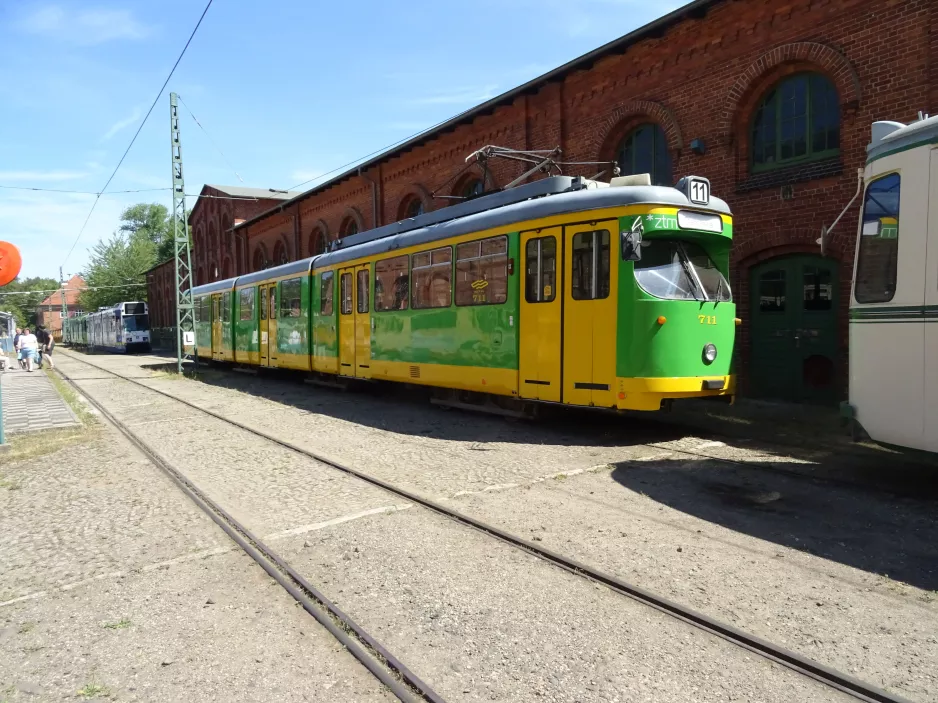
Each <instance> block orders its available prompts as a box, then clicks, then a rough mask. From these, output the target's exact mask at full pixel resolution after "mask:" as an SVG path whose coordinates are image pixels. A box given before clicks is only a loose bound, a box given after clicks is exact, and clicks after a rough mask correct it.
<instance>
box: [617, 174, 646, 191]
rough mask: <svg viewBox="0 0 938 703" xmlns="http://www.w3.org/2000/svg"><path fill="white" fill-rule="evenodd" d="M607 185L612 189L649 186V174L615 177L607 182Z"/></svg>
mask: <svg viewBox="0 0 938 703" xmlns="http://www.w3.org/2000/svg"><path fill="white" fill-rule="evenodd" d="M609 185H611V186H613V187H614V188H615V187H618V186H650V185H651V174H650V173H636V174H635V175H633V176H617V177H615V178H613V179H612V180H611V181H609Z"/></svg>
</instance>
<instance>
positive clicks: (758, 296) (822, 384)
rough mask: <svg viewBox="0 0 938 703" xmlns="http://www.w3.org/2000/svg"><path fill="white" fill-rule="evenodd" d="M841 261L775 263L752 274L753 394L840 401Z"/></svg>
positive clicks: (804, 400) (800, 258)
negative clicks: (838, 293) (839, 305)
mask: <svg viewBox="0 0 938 703" xmlns="http://www.w3.org/2000/svg"><path fill="white" fill-rule="evenodd" d="M837 269H838V267H837V262H836V261H833V260H831V259H825V258H823V257H821V256H814V255H794V256H784V257H779V258H777V259H771V260H769V261H766V262H764V263H761V264H759V265H758V266H755V267H753V268H752V270H751V273H750V291H751V297H750V311H751V320H752V323H751V332H750V340H751V346H750V348H751V353H750V363H749V379H750V386H751V390H752V394H753V395H755V396H759V397H763V398H774V399H778V400H787V401H793V402H799V403H818V404H830V403H835V402H836V401H837V400H839V395H840V393H839V390H840V389H839V378H840V374H839V373H838V366H839V363H840V362H839V359H840V357H841V354H840V350H839V347H840V344H839V342H838V338H837V297H838V296H837V285H838V270H837Z"/></svg>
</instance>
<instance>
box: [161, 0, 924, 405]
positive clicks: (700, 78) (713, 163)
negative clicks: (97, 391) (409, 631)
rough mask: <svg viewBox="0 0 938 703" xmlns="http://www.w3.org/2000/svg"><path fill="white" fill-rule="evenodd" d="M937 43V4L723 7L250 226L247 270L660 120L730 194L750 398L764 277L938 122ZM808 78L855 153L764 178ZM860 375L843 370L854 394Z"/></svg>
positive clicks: (847, 225) (840, 253) (849, 219)
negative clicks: (832, 95) (912, 132)
mask: <svg viewBox="0 0 938 703" xmlns="http://www.w3.org/2000/svg"><path fill="white" fill-rule="evenodd" d="M936 37H938V2H934V1H933V0H932V1H929V0H725V1H724V2H718V3H715V4H713V5H711V6H710V7H709V9H708V10H706V11H699V12H698V13H697V15H696V16H695V17H688V18H685V19H684V20H682V21H681V22H680V23H678V24H676V25H673V26H671V27H670V28H667V29H664V30H660V31H657V32H656V36H649V37H646V38H644V39H641V40H640V41H638V42H636V43H633V44H632V45H630V46H629V47H628V48H627V49H626V50H625V51H624V52H621V51H620V52H618V53H613V54H610V55H607V56H605V57H601V58H599V59H597V60H595V61H594V62H593V64H592V65H591V66H583V67H582V70H573V71H570V72H567V73H566V74H565V75H563V76H561V77H559V78H558V79H557V80H554V81H551V82H547V83H545V84H544V85H542V86H540V87H539V88H537V89H536V90H534V91H532V92H529V93H527V94H522V95H518V96H515V97H513V98H510V99H508V100H507V102H506V103H505V104H502V105H500V106H498V107H496V108H495V109H494V110H491V111H489V112H488V113H487V114H479V115H476V116H474V117H471V118H467V120H466V121H465V122H464V123H462V124H460V125H459V126H457V127H455V128H454V129H451V130H450V131H447V132H445V133H436V134H433V135H430V136H429V137H428V138H426V139H425V140H424V141H423V142H422V143H420V144H419V145H415V146H411V147H409V148H408V149H407V150H406V151H395V152H391V153H390V154H388V155H387V156H386V157H385V158H384V159H383V160H381V161H380V162H378V163H376V164H373V165H371V166H369V167H368V168H366V169H365V170H364V171H363V172H361V173H360V174H351V175H349V176H347V177H345V178H344V179H342V180H340V181H339V182H336V183H334V184H331V185H328V186H327V187H324V188H319V189H316V190H313V191H310V193H309V194H307V195H306V196H305V197H303V198H302V199H300V200H298V201H297V202H295V203H293V204H291V205H289V206H287V207H282V208H279V209H278V211H276V212H274V213H273V214H271V215H270V216H268V217H265V218H263V219H261V220H259V221H255V222H249V223H247V224H246V225H244V226H243V227H239V228H236V230H235V232H236V233H238V234H241V233H243V234H244V235H245V236H244V238H243V240H242V241H245V242H246V244H247V248H248V252H247V253H246V255H245V257H244V259H245V261H246V262H247V263H246V266H247V269H244V268H240V267H238V268H237V270H239V271H244V270H255V269H256V268H259V267H260V266H261V265H266V263H267V262H271V261H272V260H273V257H274V255H275V251H276V252H286V254H287V256H288V257H289V258H291V259H293V258H298V257H304V256H308V255H310V253H311V252H312V250H313V249H312V248H313V246H315V242H316V241H317V238H322V239H324V240H327V241H329V240H332V239H335V238H336V237H337V236H339V233H340V231H341V230H342V228H343V227H345V226H348V223H350V222H355V223H356V224H357V225H358V226H359V228H360V229H364V228H370V227H374V226H376V225H381V224H386V223H388V222H391V221H394V220H396V219H398V218H399V217H401V212H402V208H403V207H405V206H406V204H407V202H408V201H409V200H412V199H414V198H419V199H420V200H421V201H422V202H423V203H424V206H425V207H426V209H428V210H430V209H437V208H439V207H445V206H446V205H447V204H449V203H451V202H453V201H452V200H449V201H448V200H445V199H439V198H437V199H432V198H431V197H430V195H429V194H430V192H432V191H437V192H438V193H441V194H454V193H458V192H459V191H460V189H461V188H462V187H463V186H464V185H465V183H466V179H467V178H472V177H478V175H479V172H477V171H476V172H475V173H474V174H473V173H472V172H470V173H467V174H463V175H462V176H461V177H459V178H457V179H455V180H454V179H453V176H454V174H456V173H457V172H458V171H459V169H460V168H462V166H463V165H464V164H463V161H464V159H465V157H466V156H467V155H468V154H469V153H470V152H471V151H473V150H474V149H478V148H479V147H482V146H484V145H486V144H497V145H499V146H505V147H513V148H519V149H524V148H527V149H548V148H552V147H555V146H561V147H562V148H563V150H564V157H565V159H567V160H571V161H595V160H610V159H613V158H615V154H616V149H617V146H618V144H619V142H620V140H621V139H622V137H623V136H624V135H625V134H627V133H628V131H629V130H630V129H631V128H633V127H635V126H637V125H638V124H641V123H643V122H649V121H652V122H656V123H657V124H659V125H660V126H661V127H662V129H663V130H664V132H665V135H666V137H667V142H668V148H669V151H670V154H671V158H672V162H673V173H674V177H675V178H679V177H680V176H682V175H686V174H697V175H702V176H706V177H708V178H709V179H710V180H711V182H712V184H713V192H714V194H715V195H717V196H720V197H722V198H724V199H725V200H727V201H728V202H729V203H730V205H731V207H732V208H733V211H734V214H735V218H736V229H735V234H736V239H735V243H734V248H733V254H732V280H731V283H732V284H733V288H734V293H735V296H736V299H737V301H738V303H739V314H740V317H742V319H743V325H742V326H741V328H740V329H739V332H740V334H739V337H738V340H739V344H738V349H737V351H738V365H739V371H740V375H741V383H742V389H743V391H744V392H745V389H746V381H747V376H748V373H747V371H748V359H749V349H750V341H751V340H750V338H749V331H748V330H749V325H748V323H749V321H750V310H749V296H750V291H749V272H750V269H751V267H752V266H753V265H755V264H757V263H760V262H762V261H765V260H767V259H770V258H773V257H776V256H781V255H785V254H792V253H812V254H814V253H818V247H817V245H816V244H815V240H816V239H817V237H818V235H819V233H820V228H821V226H822V225H825V224H827V225H829V224H830V223H831V222H832V221H833V220H834V219H835V217H836V216H837V215H838V214H839V212H840V210H841V209H842V208H843V207H844V205H845V204H846V203H847V202H848V201H849V199H850V198H851V197H852V196H853V194H854V192H855V190H856V169H857V168H859V167H862V166H863V163H864V154H865V151H864V148H865V145H866V143H867V142H868V140H869V130H870V124H871V122H873V121H874V120H878V119H893V120H899V121H903V122H908V121H911V120H913V119H915V117H916V113H917V111H918V110H925V111H931V112H935V111H938V39H936ZM806 70H807V71H815V72H819V73H822V74H824V75H826V76H827V77H828V78H829V79H830V80H831V81H832V82H833V84H834V85H835V87H836V89H837V92H838V96H839V102H840V111H841V150H840V154H839V156H837V157H835V158H833V159H829V160H826V161H825V162H823V163H815V164H813V165H811V166H810V167H800V168H793V169H787V170H783V171H775V172H770V173H766V174H756V175H753V174H751V173H750V168H749V154H750V152H749V143H748V135H747V131H748V125H749V124H750V121H751V119H752V116H753V112H754V110H755V108H756V107H757V104H758V102H759V100H760V98H761V97H762V96H763V95H764V93H765V91H766V90H768V89H769V88H771V86H772V85H773V84H774V83H776V82H778V81H779V80H780V79H782V78H783V77H785V76H787V75H790V74H792V73H796V72H801V71H806ZM694 139H700V140H702V141H703V143H704V144H705V147H706V152H705V153H704V154H703V155H698V154H696V153H694V152H692V151H691V150H690V149H689V144H690V142H691V140H694ZM493 166H494V168H493V176H494V181H495V185H503V184H504V183H506V182H507V181H508V180H510V179H511V178H514V177H515V176H517V175H519V174H520V173H521V172H522V170H523V168H522V166H520V165H515V164H512V163H509V162H499V163H495V164H493ZM597 170H598V168H596V167H593V166H588V167H582V168H580V169H571V170H568V172H570V173H573V174H577V173H580V174H582V175H591V174H593V173H595V171H597ZM783 186H786V191H787V192H786V197H784V198H783V196H782V187H783ZM219 207H220V206H219V205H216V206H215V208H216V210H217V209H218V208H219ZM209 211H212V210H211V208H209ZM856 214H857V212H856V208H854V211H853V212H851V213H848V215H847V216H846V217H845V218H844V219H843V220H842V221H841V224H840V225H838V228H837V230H836V231H835V232H834V233H833V237H832V240H831V246H830V250H829V252H828V255H829V256H830V257H832V258H834V259H835V260H837V261H838V262H839V264H840V275H839V280H840V288H839V292H838V293H839V298H838V305H839V315H838V326H839V337H840V340H841V345H840V349H841V352H842V356H843V358H846V344H847V314H846V312H847V307H848V301H849V291H850V281H851V277H852V268H853V251H854V243H855V236H856V226H855V223H856ZM203 231H204V230H203ZM205 236H206V234H204V233H203V234H201V235H197V243H196V248H197V251H198V255H197V259H196V261H197V265H198V266H199V267H206V266H210V265H211V264H210V261H211V260H212V256H215V257H216V260H217V259H218V257H220V256H221V252H220V250H219V248H218V247H217V246H215V245H210V249H209V251H210V252H212V253H208V254H206V253H203V250H202V247H204V246H205V241H206V240H205V238H204V237H205ZM212 241H214V240H212V239H211V236H210V235H209V242H212ZM197 278H199V280H206V279H204V278H200V277H197ZM151 300H152V298H151ZM846 374H847V370H846V368H845V365H843V366H842V368H841V369H840V383H841V386H842V387H845V385H846Z"/></svg>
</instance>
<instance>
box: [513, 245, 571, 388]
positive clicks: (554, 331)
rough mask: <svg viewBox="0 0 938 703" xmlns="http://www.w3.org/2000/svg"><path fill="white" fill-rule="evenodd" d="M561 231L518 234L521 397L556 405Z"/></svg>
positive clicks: (558, 356)
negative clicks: (519, 251)
mask: <svg viewBox="0 0 938 703" xmlns="http://www.w3.org/2000/svg"><path fill="white" fill-rule="evenodd" d="M562 241H563V229H562V228H561V227H551V228H549V229H543V230H536V231H533V232H522V234H521V251H522V252H524V264H523V266H522V271H521V290H522V291H523V294H522V296H521V311H520V312H521V320H520V323H521V325H520V326H521V329H520V330H519V333H520V340H519V342H520V345H519V348H520V350H521V354H520V366H519V369H520V378H519V388H520V396H521V397H522V398H532V399H536V400H547V401H553V402H560V390H561V389H560V383H561V376H560V350H561V335H560V332H561V319H562V316H561V314H560V313H561V308H562V305H563V295H562V294H561V291H558V290H557V288H558V277H557V271H558V266H557V262H558V260H559V258H560V257H559V255H560V245H561V243H562Z"/></svg>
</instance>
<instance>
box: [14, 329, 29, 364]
mask: <svg viewBox="0 0 938 703" xmlns="http://www.w3.org/2000/svg"><path fill="white" fill-rule="evenodd" d="M22 336H23V330H21V329H20V328H19V327H17V328H16V334H15V335H13V351H15V352H16V363H18V364H19V365H20V368H24V369H25V368H26V363H25V362H24V361H23V352H22V350H21V349H20V338H21V337H22Z"/></svg>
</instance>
